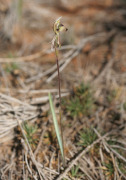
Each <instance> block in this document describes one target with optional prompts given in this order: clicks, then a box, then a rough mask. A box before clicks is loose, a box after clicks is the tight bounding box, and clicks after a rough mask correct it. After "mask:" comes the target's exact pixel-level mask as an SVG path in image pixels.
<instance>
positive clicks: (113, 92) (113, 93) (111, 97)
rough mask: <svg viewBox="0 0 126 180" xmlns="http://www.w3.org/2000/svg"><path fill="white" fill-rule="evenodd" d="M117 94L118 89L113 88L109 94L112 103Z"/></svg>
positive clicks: (109, 100) (108, 97)
mask: <svg viewBox="0 0 126 180" xmlns="http://www.w3.org/2000/svg"><path fill="white" fill-rule="evenodd" d="M116 96H117V90H116V89H113V90H112V91H110V93H109V95H108V96H107V100H108V102H109V103H112V101H113V100H114V99H115V98H116Z"/></svg>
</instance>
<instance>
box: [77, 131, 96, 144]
mask: <svg viewBox="0 0 126 180" xmlns="http://www.w3.org/2000/svg"><path fill="white" fill-rule="evenodd" d="M79 139H80V140H79V143H78V145H81V146H84V147H87V146H89V145H90V144H92V143H93V142H94V141H95V140H96V139H97V135H96V134H95V132H94V131H93V130H92V129H89V128H85V129H83V130H82V131H81V132H80V133H79Z"/></svg>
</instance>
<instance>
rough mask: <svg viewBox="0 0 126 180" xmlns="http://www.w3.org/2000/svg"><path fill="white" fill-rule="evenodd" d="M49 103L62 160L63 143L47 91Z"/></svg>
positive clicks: (50, 97)
mask: <svg viewBox="0 0 126 180" xmlns="http://www.w3.org/2000/svg"><path fill="white" fill-rule="evenodd" d="M49 103H50V108H51V113H52V117H53V123H54V127H55V131H56V136H57V139H58V143H59V147H60V151H61V155H62V158H63V160H64V152H63V143H62V139H61V135H60V130H59V126H58V121H57V119H56V114H55V109H54V106H53V102H52V96H51V94H50V93H49Z"/></svg>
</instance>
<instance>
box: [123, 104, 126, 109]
mask: <svg viewBox="0 0 126 180" xmlns="http://www.w3.org/2000/svg"><path fill="white" fill-rule="evenodd" d="M123 108H124V110H125V111H126V102H125V103H124V104H123Z"/></svg>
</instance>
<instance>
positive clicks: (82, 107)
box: [64, 83, 94, 117]
mask: <svg viewBox="0 0 126 180" xmlns="http://www.w3.org/2000/svg"><path fill="white" fill-rule="evenodd" d="M64 106H65V107H66V110H67V111H68V112H69V113H70V115H71V116H72V117H77V116H78V117H79V116H82V115H89V114H90V113H91V112H92V109H93V106H94V100H93V96H92V93H91V91H90V86H89V85H85V84H83V83H82V84H81V85H80V86H79V87H77V88H76V89H75V91H74V94H73V96H71V97H70V99H68V100H66V101H64Z"/></svg>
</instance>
